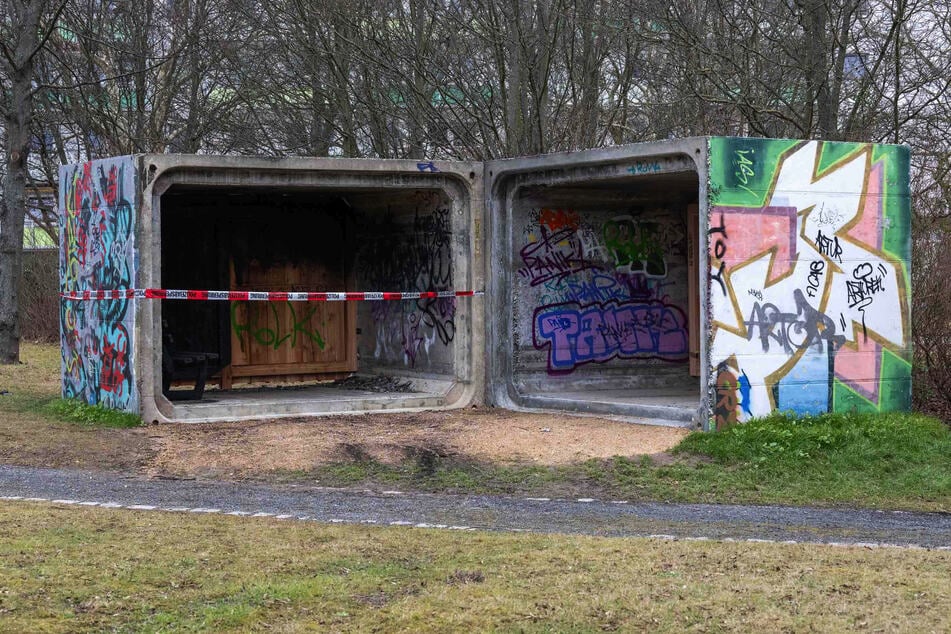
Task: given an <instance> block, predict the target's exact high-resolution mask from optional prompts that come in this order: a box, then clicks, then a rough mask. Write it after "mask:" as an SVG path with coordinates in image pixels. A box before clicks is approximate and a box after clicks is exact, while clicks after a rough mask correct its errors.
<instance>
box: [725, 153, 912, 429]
mask: <svg viewBox="0 0 951 634" xmlns="http://www.w3.org/2000/svg"><path fill="white" fill-rule="evenodd" d="M723 141H725V142H724V143H721V144H714V146H713V147H714V150H721V152H720V153H719V154H717V153H716V152H712V153H711V160H712V161H713V160H720V161H728V162H729V163H730V168H732V170H733V177H734V180H733V181H732V185H733V188H734V191H733V192H725V193H724V192H716V191H714V196H718V194H719V198H718V201H717V202H719V203H722V202H723V201H724V200H725V199H727V202H731V201H730V200H728V199H729V197H730V195H733V196H734V198H737V197H738V196H739V195H743V194H742V192H740V191H739V190H742V189H746V190H747V192H748V194H749V196H748V198H749V199H753V198H754V197H755V196H757V195H758V194H761V193H762V194H763V199H762V200H763V203H762V204H761V205H759V206H744V205H734V204H714V205H711V208H710V225H709V226H710V230H709V236H708V239H709V243H708V244H709V252H710V265H711V268H710V304H711V313H712V318H713V339H712V346H711V352H710V357H711V365H712V368H713V370H714V372H713V374H714V378H715V382H716V397H715V401H716V402H715V408H714V409H715V422H716V425H717V426H718V427H722V426H724V425H728V424H730V423H733V422H737V421H742V420H746V419H748V418H750V417H751V416H759V415H765V414H768V413H769V412H771V411H773V410H775V409H783V410H793V411H796V412H799V413H818V412H824V411H832V410H834V409H842V407H838V408H837V407H836V406H835V400H836V397H835V391H834V387H835V385H836V383H838V384H839V385H840V387H841V388H843V389H847V390H848V391H851V392H854V393H855V394H857V395H859V396H861V397H862V398H864V399H866V400H868V401H870V402H872V403H874V404H876V405H879V404H880V401H881V391H882V384H881V382H882V379H883V376H882V363H883V361H882V359H883V354H882V349H883V347H884V348H886V349H891V350H894V351H897V352H899V353H901V351H902V350H904V349H905V348H906V347H907V345H908V344H907V328H908V304H907V289H906V287H905V277H904V275H905V271H903V266H902V263H901V261H900V260H898V259H896V257H894V256H893V255H889V254H887V253H885V252H884V251H883V237H884V232H885V231H886V230H887V229H888V228H889V224H890V217H891V216H889V215H888V214H886V213H885V209H886V207H887V206H888V205H889V204H891V205H892V206H893V207H900V206H901V201H895V200H892V201H889V194H888V193H887V191H886V190H887V186H888V183H887V182H886V169H885V168H886V165H885V159H879V160H877V161H874V160H873V147H874V146H864V147H860V146H848V147H846V148H845V151H843V152H842V153H841V154H842V156H841V157H837V159H836V160H835V161H829V160H826V161H825V163H824V164H822V165H821V170H820V159H821V158H822V157H821V156H820V150H821V149H822V144H821V143H819V142H808V143H801V144H798V145H795V146H792V147H790V148H789V149H788V150H785V151H784V152H783V153H782V154H780V155H779V156H777V157H775V158H773V157H771V156H770V155H769V153H770V150H771V148H770V146H769V145H768V143H769V142H765V143H762V142H761V143H760V144H759V145H756V144H751V143H749V142H747V143H746V144H745V145H740V143H741V142H740V141H739V140H736V142H735V144H732V145H731V144H730V143H728V141H731V140H723ZM757 153H758V154H757ZM774 161H775V162H774ZM730 168H728V169H730ZM770 176H771V177H772V178H771V180H770ZM753 177H760V178H761V180H760V183H761V186H762V187H763V189H762V192H761V191H760V190H757V189H754V188H753V187H751V185H752V182H750V181H751V179H752V178H753ZM894 180H895V177H892V181H893V182H892V183H891V185H892V188H893V189H898V187H897V185H900V183H896V182H894ZM893 198H894V195H893ZM886 387H887V388H889V389H892V388H896V386H895V385H888V386H886ZM899 387H900V386H899ZM909 389H910V385H909ZM840 391H841V390H840ZM842 393H843V394H846V393H847V392H842ZM889 398H891V397H889Z"/></svg>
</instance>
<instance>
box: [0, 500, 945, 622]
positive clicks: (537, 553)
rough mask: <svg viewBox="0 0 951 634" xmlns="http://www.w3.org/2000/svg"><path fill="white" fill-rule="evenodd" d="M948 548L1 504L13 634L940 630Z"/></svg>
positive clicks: (0, 547) (1, 568)
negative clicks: (460, 529) (465, 529)
mask: <svg viewBox="0 0 951 634" xmlns="http://www.w3.org/2000/svg"><path fill="white" fill-rule="evenodd" d="M949 577H951V553H947V552H938V551H923V550H899V549H877V550H868V549H864V548H837V547H827V546H809V545H786V544H747V543H717V542H665V541H653V540H646V539H609V538H594V537H577V536H560V535H522V534H494V533H478V532H477V533H455V532H448V531H431V530H420V529H412V528H393V527H391V528H372V527H353V526H337V525H329V526H328V525H320V524H311V523H304V522H282V521H280V520H273V519H263V518H261V519H249V518H234V517H226V516H215V517H212V516H204V517H202V516H194V515H189V514H165V513H156V512H134V511H106V510H102V509H81V508H76V507H70V508H62V507H55V506H50V505H40V504H29V503H18V504H14V503H9V502H0V619H2V621H3V623H4V629H5V630H9V631H31V632H32V631H49V632H73V631H90V630H95V631H118V632H157V631H216V632H229V631H249V630H264V629H267V630H272V631H284V632H286V631H385V632H418V631H442V632H454V631H465V630H469V631H503V632H550V631H558V632H598V631H647V630H649V631H652V632H654V631H657V632H682V631H685V630H686V631H744V632H748V631H804V630H809V629H814V630H818V631H844V630H852V629H857V628H861V629H868V630H869V631H880V630H886V631H893V632H901V631H907V632H919V631H947V630H948V629H949V628H951V613H949V612H948V611H947V609H946V607H947V605H948V603H949V601H951V589H949V587H948V584H947V579H948V578H949Z"/></svg>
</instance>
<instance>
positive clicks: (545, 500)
mask: <svg viewBox="0 0 951 634" xmlns="http://www.w3.org/2000/svg"><path fill="white" fill-rule="evenodd" d="M525 499H526V500H528V501H529V502H551V498H525Z"/></svg>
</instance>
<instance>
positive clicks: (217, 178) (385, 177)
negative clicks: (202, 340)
mask: <svg viewBox="0 0 951 634" xmlns="http://www.w3.org/2000/svg"><path fill="white" fill-rule="evenodd" d="M138 158H139V160H140V163H139V165H140V168H139V169H140V170H141V174H140V176H141V182H142V199H141V204H140V206H139V218H138V222H137V226H136V245H137V256H138V262H137V266H136V287H137V288H161V270H162V244H161V197H162V194H163V193H165V192H166V191H167V190H168V188H169V187H171V186H172V185H175V184H195V185H208V186H215V187H228V186H250V187H254V186H259V187H288V188H292V187H296V188H307V189H326V190H333V189H346V188H354V187H359V188H363V189H369V190H373V189H378V190H388V189H389V190H392V189H408V188H412V189H438V190H441V191H443V192H444V193H445V194H446V195H447V196H448V197H449V198H450V199H451V200H452V201H453V205H452V231H453V270H454V271H455V274H454V277H455V280H454V282H455V285H456V287H457V288H462V287H465V288H472V289H476V290H481V289H482V288H483V287H484V270H485V268H484V261H483V253H484V251H483V240H482V237H481V222H480V217H479V216H480V214H481V212H482V209H483V193H482V192H483V186H482V176H483V166H482V164H481V163H471V162H446V163H438V162H437V163H436V165H438V168H437V170H438V171H435V172H431V171H425V172H424V171H422V170H421V169H420V168H419V167H418V165H417V163H416V161H407V160H375V159H341V158H331V159H303V158H285V159H274V160H268V159H261V158H252V157H235V156H230V157H222V156H198V155H165V154H162V155H143V156H141V157H138ZM366 290H406V289H366ZM458 318H461V319H459V321H462V320H463V319H464V320H465V326H464V327H462V328H459V327H458V325H457V330H456V334H457V337H458V336H459V335H462V336H461V337H459V338H458V339H457V340H455V341H454V342H453V344H454V345H453V348H454V349H453V366H454V368H455V376H454V385H453V386H452V387H451V388H450V389H449V391H448V392H447V393H446V394H445V396H444V404H443V405H442V406H440V407H437V408H436V409H455V408H460V407H466V406H468V405H471V404H477V403H481V402H482V401H483V396H484V391H485V388H484V376H485V371H484V356H483V355H482V354H479V353H477V351H481V350H483V349H484V332H485V325H484V324H485V319H484V302H483V298H482V297H480V296H475V297H471V298H469V299H468V300H466V303H464V304H462V305H461V306H460V311H459V313H458ZM458 318H457V319H458ZM457 323H458V322H457ZM161 328H162V327H161V304H160V303H159V302H157V301H153V302H149V303H146V304H144V305H142V306H140V307H139V310H138V313H137V318H136V337H135V362H134V363H135V369H136V383H137V388H138V391H139V408H140V414H141V416H142V419H143V420H144V421H146V422H210V421H213V420H249V419H266V418H273V417H274V415H273V414H270V415H269V414H268V413H267V412H263V411H249V412H248V413H247V415H244V416H242V415H238V416H234V415H232V414H229V415H228V416H222V417H221V418H214V417H212V418H202V419H200V420H183V419H182V418H181V417H179V416H176V408H175V405H174V404H173V403H172V402H170V401H169V400H168V399H166V398H165V397H164V396H163V395H162V386H161V383H162V365H161V364H162V350H161V346H155V345H154V342H156V341H162V329H161ZM317 404H318V405H319V402H317ZM425 409H434V408H433V407H431V406H424V407H400V405H399V402H396V403H395V404H394V405H393V406H392V407H391V406H387V407H386V408H385V410H384V409H383V408H379V409H378V411H387V412H401V411H422V410H425ZM368 411H373V409H354V410H352V411H337V410H335V411H332V412H328V411H321V410H320V409H319V406H318V407H316V408H315V409H314V410H312V411H302V412H297V413H295V415H299V416H320V415H330V414H337V415H339V414H346V413H361V414H362V413H367V412H368Z"/></svg>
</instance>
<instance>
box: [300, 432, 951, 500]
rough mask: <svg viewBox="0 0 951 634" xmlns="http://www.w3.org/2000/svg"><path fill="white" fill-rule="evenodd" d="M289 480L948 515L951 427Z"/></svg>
mask: <svg viewBox="0 0 951 634" xmlns="http://www.w3.org/2000/svg"><path fill="white" fill-rule="evenodd" d="M295 478H300V479H305V478H306V479H310V478H316V479H318V480H320V482H321V483H323V484H329V485H332V486H352V485H358V484H363V485H366V484H371V485H372V484H377V485H380V486H394V485H398V486H405V487H409V488H415V489H419V490H425V491H452V492H476V493H496V494H540V495H568V496H572V495H600V496H602V497H623V498H625V499H634V500H667V501H678V502H719V503H754V504H810V505H848V506H863V507H873V508H876V507H877V508H904V509H915V510H929V511H949V510H951V430H949V429H948V428H947V427H946V426H945V425H944V424H942V423H941V422H939V421H937V420H935V419H933V418H929V417H926V416H921V415H917V414H900V413H893V414H876V415H871V414H826V415H822V416H815V417H794V416H788V415H779V414H777V415H773V416H770V417H768V418H762V419H757V420H753V421H750V422H749V423H747V424H744V425H737V426H735V427H733V428H731V429H729V430H725V431H721V432H713V433H703V432H697V433H694V434H691V435H689V436H687V437H686V438H685V439H684V440H683V441H682V442H681V443H680V444H679V445H678V446H677V447H676V448H675V449H674V451H673V455H672V456H670V457H668V458H667V459H666V460H665V461H663V462H658V461H655V460H654V459H652V458H650V457H647V456H642V457H638V458H625V457H615V458H612V459H609V460H589V461H586V462H584V463H581V464H575V465H568V466H559V467H554V466H538V465H498V464H487V463H477V462H473V461H467V460H465V459H459V458H453V457H440V456H436V457H435V458H430V459H429V460H428V461H426V462H425V463H424V462H423V461H421V460H419V459H416V460H406V461H404V462H402V463H399V464H396V465H392V464H382V463H380V462H376V461H373V460H371V459H358V460H355V461H353V462H348V463H341V464H334V465H326V466H319V467H317V468H315V469H314V470H312V471H308V472H306V473H299V474H295V476H292V477H291V478H290V479H295Z"/></svg>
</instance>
